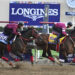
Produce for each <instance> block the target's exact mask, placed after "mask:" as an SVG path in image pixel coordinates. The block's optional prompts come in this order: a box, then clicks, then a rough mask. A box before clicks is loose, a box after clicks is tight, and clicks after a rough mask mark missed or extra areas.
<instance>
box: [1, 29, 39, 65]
mask: <svg viewBox="0 0 75 75" xmlns="http://www.w3.org/2000/svg"><path fill="white" fill-rule="evenodd" d="M21 34H22V35H21V36H16V39H15V41H14V42H13V43H12V44H11V51H10V52H12V53H14V54H15V55H17V56H18V57H19V58H20V60H23V58H22V56H21V53H26V46H27V42H29V41H30V40H34V39H35V38H37V37H38V32H37V30H35V29H34V28H28V29H26V30H23V31H21ZM31 37H33V38H32V39H31ZM4 50H7V44H5V43H3V42H0V58H2V59H4V60H6V61H9V62H8V64H9V65H11V66H13V64H12V63H11V62H10V60H8V59H5V58H4V57H3V56H4ZM32 62H33V61H32Z"/></svg>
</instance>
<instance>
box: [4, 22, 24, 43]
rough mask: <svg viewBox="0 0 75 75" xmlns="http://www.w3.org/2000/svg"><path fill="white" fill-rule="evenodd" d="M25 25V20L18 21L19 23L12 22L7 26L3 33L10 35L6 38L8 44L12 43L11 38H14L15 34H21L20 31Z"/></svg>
mask: <svg viewBox="0 0 75 75" xmlns="http://www.w3.org/2000/svg"><path fill="white" fill-rule="evenodd" d="M23 26H24V23H23V22H18V24H15V23H10V24H7V25H6V26H5V28H4V32H3V33H4V34H5V35H7V36H8V38H7V40H6V41H7V43H8V44H10V40H12V39H13V38H14V37H15V35H21V33H20V31H21V30H23Z"/></svg>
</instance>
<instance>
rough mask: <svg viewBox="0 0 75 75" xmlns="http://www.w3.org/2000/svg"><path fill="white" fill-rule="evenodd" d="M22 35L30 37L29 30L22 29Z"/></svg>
mask: <svg viewBox="0 0 75 75" xmlns="http://www.w3.org/2000/svg"><path fill="white" fill-rule="evenodd" d="M22 36H23V37H24V38H29V37H30V32H29V31H28V30H26V31H22Z"/></svg>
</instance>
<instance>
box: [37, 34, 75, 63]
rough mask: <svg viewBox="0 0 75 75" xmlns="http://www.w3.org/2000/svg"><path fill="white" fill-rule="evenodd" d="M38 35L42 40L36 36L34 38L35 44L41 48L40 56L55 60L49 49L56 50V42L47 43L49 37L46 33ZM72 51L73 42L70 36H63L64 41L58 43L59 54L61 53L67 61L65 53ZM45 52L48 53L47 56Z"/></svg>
mask: <svg viewBox="0 0 75 75" xmlns="http://www.w3.org/2000/svg"><path fill="white" fill-rule="evenodd" d="M40 37H42V40H41V39H39V38H38V39H37V40H36V44H37V46H38V47H39V48H41V49H43V54H42V56H43V57H46V58H48V59H50V60H51V61H53V62H55V61H56V60H55V59H54V58H53V56H52V54H51V50H55V51H56V44H51V43H48V38H49V35H48V34H41V35H40ZM73 51H74V44H73V41H72V39H71V37H65V41H64V42H63V43H62V44H61V45H60V54H62V55H63V56H64V59H65V60H66V61H67V55H68V54H73ZM46 53H47V54H48V56H47V55H46ZM56 62H57V61H56Z"/></svg>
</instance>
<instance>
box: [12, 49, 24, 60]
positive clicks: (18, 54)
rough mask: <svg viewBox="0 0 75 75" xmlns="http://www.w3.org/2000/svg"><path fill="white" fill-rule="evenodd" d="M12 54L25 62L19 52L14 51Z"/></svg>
mask: <svg viewBox="0 0 75 75" xmlns="http://www.w3.org/2000/svg"><path fill="white" fill-rule="evenodd" d="M12 53H13V54H15V55H16V56H18V57H19V58H20V60H21V61H22V60H23V57H22V55H21V53H20V52H19V51H17V50H15V51H12Z"/></svg>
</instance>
